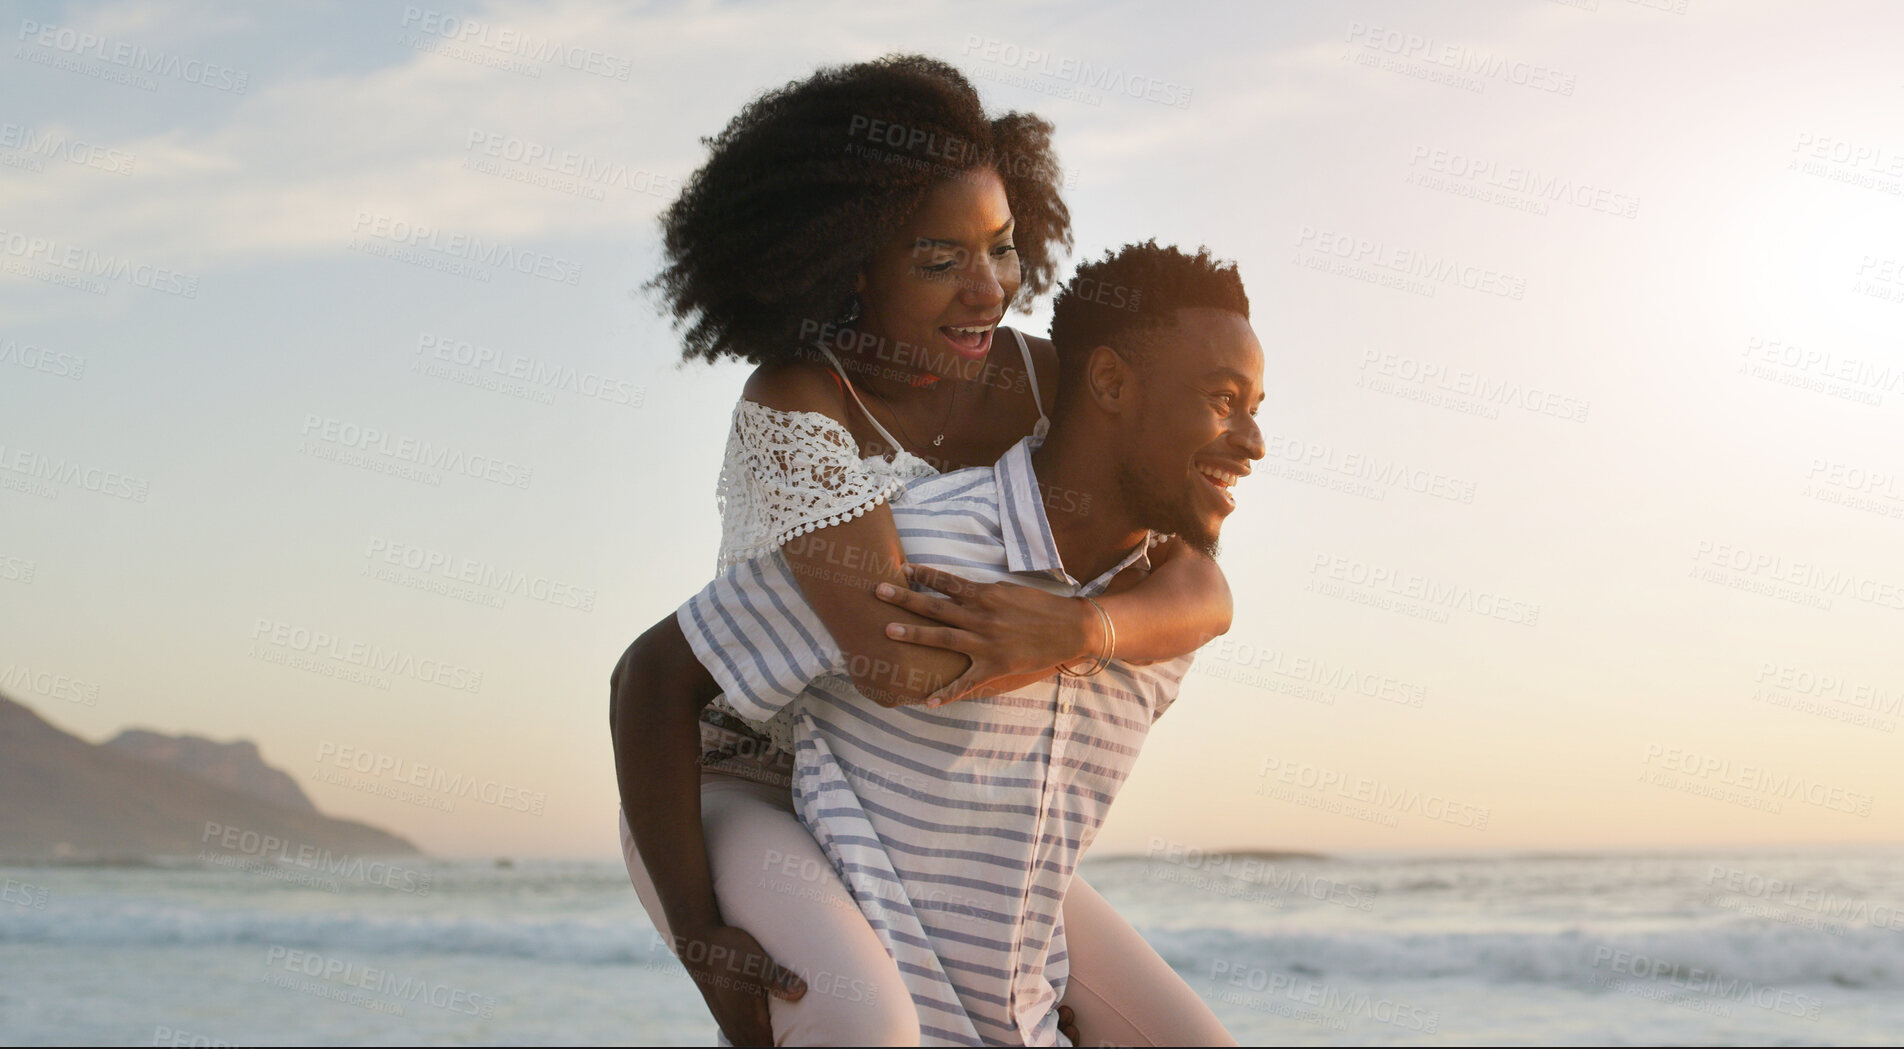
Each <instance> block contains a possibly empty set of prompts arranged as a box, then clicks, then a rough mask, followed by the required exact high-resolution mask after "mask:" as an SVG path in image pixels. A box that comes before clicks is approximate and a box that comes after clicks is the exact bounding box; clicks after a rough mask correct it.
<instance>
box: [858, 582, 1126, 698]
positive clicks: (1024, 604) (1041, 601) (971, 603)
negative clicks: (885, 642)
mask: <svg viewBox="0 0 1904 1049" xmlns="http://www.w3.org/2000/svg"><path fill="white" fill-rule="evenodd" d="M905 572H906V578H908V579H910V580H912V581H913V582H915V583H924V584H925V585H926V586H929V587H931V588H932V589H934V590H937V591H938V592H939V593H941V594H944V595H945V596H944V597H934V596H932V595H931V594H921V593H918V592H916V591H912V590H906V589H902V588H900V587H896V586H891V585H889V584H883V583H882V584H881V585H880V586H879V587H877V588H876V589H875V590H874V593H875V594H877V595H878V597H879V598H880V600H882V601H885V602H887V603H888V604H892V605H897V606H898V607H900V608H903V609H905V610H906V611H908V612H912V613H914V614H916V615H920V616H924V617H925V618H927V619H930V620H933V621H934V622H937V623H941V624H943V625H942V626H907V625H905V624H902V623H892V624H889V625H888V626H887V627H886V636H887V637H890V638H893V639H894V640H896V641H904V642H907V643H909V644H914V645H927V646H930V647H932V648H943V649H949V650H951V651H954V652H963V653H964V654H965V655H967V656H969V657H970V658H971V660H972V665H971V666H970V667H969V668H967V669H966V671H965V673H963V674H961V675H959V676H958V677H957V678H956V679H954V680H953V681H952V682H951V683H949V684H947V685H946V686H945V687H944V688H941V689H939V690H938V691H937V692H934V693H933V694H932V695H931V696H930V697H928V698H927V699H926V706H928V707H937V706H942V705H944V704H946V703H952V702H956V701H957V700H961V699H965V698H967V697H969V696H973V695H990V694H995V693H998V692H1004V691H1009V690H1010V689H1013V688H1020V687H1023V686H1024V685H1025V684H1029V683H1030V682H1032V681H1037V680H1039V679H1041V678H1044V677H1048V676H1049V675H1050V674H1051V672H1052V671H1053V670H1054V669H1056V668H1057V666H1058V664H1060V663H1070V662H1072V661H1074V660H1078V659H1084V658H1088V657H1090V656H1095V655H1097V654H1098V652H1099V651H1101V648H1102V646H1103V644H1104V638H1103V636H1102V635H1103V632H1104V627H1103V624H1102V623H1101V621H1100V620H1099V619H1098V615H1097V611H1096V610H1095V609H1093V608H1092V607H1091V606H1090V604H1089V603H1088V602H1086V601H1082V600H1079V599H1078V598H1075V597H1059V596H1058V595H1056V594H1048V593H1046V592H1044V591H1043V590H1038V589H1034V588H1032V587H1028V586H1020V585H1018V584H1017V583H1006V582H999V583H975V582H973V581H971V580H969V579H965V578H962V577H960V576H956V575H953V574H952V573H951V572H946V571H942V570H940V569H937V568H929V567H927V566H925V565H914V564H908V565H906V567H905Z"/></svg>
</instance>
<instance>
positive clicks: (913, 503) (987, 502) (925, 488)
mask: <svg viewBox="0 0 1904 1049" xmlns="http://www.w3.org/2000/svg"><path fill="white" fill-rule="evenodd" d="M973 512H989V514H990V516H992V517H994V518H995V517H997V516H998V478H997V476H996V475H995V474H994V473H993V470H992V468H991V467H989V466H968V467H966V468H965V469H963V470H953V471H951V472H950V473H942V474H933V475H932V476H930V477H924V478H921V479H919V480H917V481H914V482H912V483H911V484H909V485H907V486H906V497H905V498H904V499H903V500H901V501H900V502H897V503H895V504H894V505H893V515H894V517H895V518H898V517H905V516H913V517H934V516H940V515H944V514H949V513H973Z"/></svg>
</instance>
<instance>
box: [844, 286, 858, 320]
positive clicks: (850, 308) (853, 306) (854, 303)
mask: <svg viewBox="0 0 1904 1049" xmlns="http://www.w3.org/2000/svg"><path fill="white" fill-rule="evenodd" d="M856 320H859V293H858V292H854V293H853V297H852V298H851V299H849V300H847V304H846V316H844V317H842V318H840V324H841V325H847V324H851V323H853V322H854V321H856Z"/></svg>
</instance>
